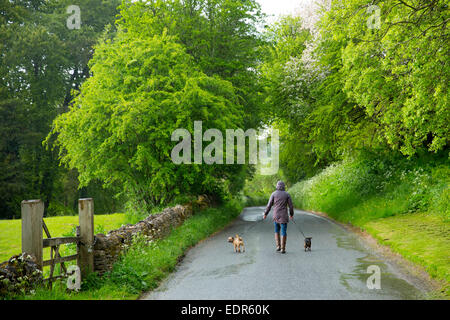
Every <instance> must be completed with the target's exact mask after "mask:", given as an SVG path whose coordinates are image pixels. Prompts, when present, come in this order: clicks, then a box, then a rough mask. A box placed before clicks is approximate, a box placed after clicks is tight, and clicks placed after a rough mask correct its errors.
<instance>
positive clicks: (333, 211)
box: [289, 157, 450, 225]
mask: <svg viewBox="0 0 450 320" xmlns="http://www.w3.org/2000/svg"><path fill="white" fill-rule="evenodd" d="M448 164H449V163H448V161H447V160H440V161H432V162H430V161H427V162H425V163H424V162H422V161H420V160H417V159H416V160H407V159H389V158H388V159H380V158H374V157H360V158H356V159H347V160H344V161H342V162H339V163H336V164H333V165H331V166H329V167H327V168H326V169H324V170H323V171H322V172H321V173H319V174H318V175H316V176H314V177H312V178H311V179H308V180H305V181H301V182H299V183H297V184H295V185H294V186H293V187H292V188H290V189H289V192H290V193H291V195H292V198H293V201H294V204H295V206H297V207H299V208H303V209H307V210H315V211H322V212H326V213H327V214H329V215H330V216H332V217H333V218H336V219H337V220H340V221H343V222H350V223H352V224H355V225H362V224H364V223H365V222H367V221H371V220H374V219H377V218H385V217H390V216H394V215H397V214H402V213H412V212H428V213H432V214H436V215H439V216H441V217H442V218H443V219H444V220H445V221H449V220H450V211H449V203H450V201H449V200H450V198H449V197H450V193H449V188H448V184H449V181H450V168H449V165H448Z"/></svg>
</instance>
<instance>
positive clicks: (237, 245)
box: [228, 235, 245, 252]
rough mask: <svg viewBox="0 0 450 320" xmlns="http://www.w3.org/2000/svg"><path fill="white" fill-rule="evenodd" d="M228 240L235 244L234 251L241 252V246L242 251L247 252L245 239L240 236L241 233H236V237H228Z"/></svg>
mask: <svg viewBox="0 0 450 320" xmlns="http://www.w3.org/2000/svg"><path fill="white" fill-rule="evenodd" d="M228 242H230V243H232V244H233V247H234V252H241V246H242V249H243V250H242V252H245V245H244V241H243V240H242V238H241V237H239V235H236V236H235V237H234V238H233V237H228Z"/></svg>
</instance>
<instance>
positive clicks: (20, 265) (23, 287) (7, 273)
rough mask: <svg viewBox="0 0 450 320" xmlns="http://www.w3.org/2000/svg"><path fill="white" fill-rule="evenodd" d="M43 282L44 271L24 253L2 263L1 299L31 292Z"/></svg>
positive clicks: (0, 264)
mask: <svg viewBox="0 0 450 320" xmlns="http://www.w3.org/2000/svg"><path fill="white" fill-rule="evenodd" d="M42 281H43V278H42V271H41V270H39V266H38V265H37V264H36V258H35V257H33V256H32V255H29V254H27V253H22V254H19V255H16V256H13V257H11V258H10V259H9V260H8V261H5V262H2V263H0V297H5V296H7V295H13V294H20V293H26V292H29V291H30V290H32V289H33V288H34V287H35V285H38V284H40V283H42Z"/></svg>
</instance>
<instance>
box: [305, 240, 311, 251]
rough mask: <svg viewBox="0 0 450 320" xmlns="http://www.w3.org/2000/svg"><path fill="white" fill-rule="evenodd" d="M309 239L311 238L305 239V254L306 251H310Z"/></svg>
mask: <svg viewBox="0 0 450 320" xmlns="http://www.w3.org/2000/svg"><path fill="white" fill-rule="evenodd" d="M311 239H312V237H309V238H305V252H306V251H307V250H309V251H311Z"/></svg>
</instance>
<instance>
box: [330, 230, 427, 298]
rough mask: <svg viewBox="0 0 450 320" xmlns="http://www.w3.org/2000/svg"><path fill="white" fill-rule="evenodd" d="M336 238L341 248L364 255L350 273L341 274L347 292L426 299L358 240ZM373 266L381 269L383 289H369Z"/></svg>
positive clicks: (341, 280)
mask: <svg viewBox="0 0 450 320" xmlns="http://www.w3.org/2000/svg"><path fill="white" fill-rule="evenodd" d="M335 238H336V243H337V245H338V247H339V248H343V249H347V250H355V251H358V252H361V253H362V254H364V256H363V257H359V258H356V261H357V264H356V265H355V266H354V267H353V270H352V271H351V272H350V273H344V272H341V275H340V283H341V284H342V285H343V286H345V287H346V288H347V290H349V291H350V292H354V293H359V294H361V295H374V296H378V297H379V298H383V297H385V298H389V299H402V300H411V299H423V298H424V296H425V295H424V293H422V292H421V291H420V290H419V289H417V288H416V287H415V286H413V285H412V284H410V283H409V282H407V281H406V280H403V279H401V278H399V277H398V275H395V274H393V273H392V272H390V268H389V267H388V266H387V265H386V264H385V263H384V261H383V260H382V259H380V258H379V257H377V256H376V255H374V254H371V253H367V250H365V249H364V248H363V247H362V245H361V243H360V242H359V240H358V239H356V238H354V237H352V236H348V235H336V237H335ZM373 265H375V266H378V267H379V268H380V272H381V277H380V284H381V285H380V286H381V289H369V288H368V287H367V279H368V278H369V277H370V276H371V275H373V273H372V272H369V273H368V272H367V271H368V268H369V266H373Z"/></svg>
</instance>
